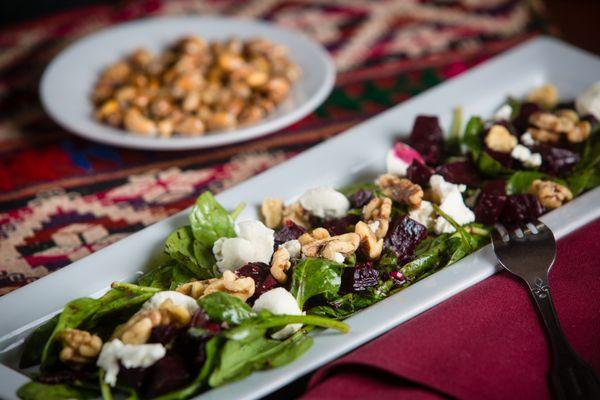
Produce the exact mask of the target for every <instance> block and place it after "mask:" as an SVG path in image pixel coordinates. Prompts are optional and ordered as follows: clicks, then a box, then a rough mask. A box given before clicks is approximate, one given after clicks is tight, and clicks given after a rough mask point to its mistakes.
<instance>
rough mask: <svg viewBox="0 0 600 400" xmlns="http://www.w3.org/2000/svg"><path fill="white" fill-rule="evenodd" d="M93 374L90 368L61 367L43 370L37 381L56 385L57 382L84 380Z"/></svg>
mask: <svg viewBox="0 0 600 400" xmlns="http://www.w3.org/2000/svg"><path fill="white" fill-rule="evenodd" d="M93 376H94V371H93V370H91V369H89V370H88V369H83V370H74V369H71V368H69V369H61V370H59V371H50V372H44V373H43V374H42V375H40V376H39V378H38V381H40V382H41V383H47V384H49V385H56V384H59V383H71V382H74V381H84V380H87V379H90V378H92V377H93Z"/></svg>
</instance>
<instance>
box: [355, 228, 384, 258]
mask: <svg viewBox="0 0 600 400" xmlns="http://www.w3.org/2000/svg"><path fill="white" fill-rule="evenodd" d="M354 231H355V232H356V234H358V236H360V248H361V250H362V252H363V254H364V255H365V256H366V257H367V258H368V259H370V260H376V259H377V258H379V256H381V252H382V251H383V238H381V239H377V237H376V236H375V233H374V232H373V231H372V230H371V228H370V227H369V225H367V224H365V223H364V222H363V221H359V222H358V223H357V224H356V226H355V227H354Z"/></svg>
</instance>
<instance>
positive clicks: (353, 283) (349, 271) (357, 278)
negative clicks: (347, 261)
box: [340, 266, 379, 293]
mask: <svg viewBox="0 0 600 400" xmlns="http://www.w3.org/2000/svg"><path fill="white" fill-rule="evenodd" d="M378 280H379V271H378V270H376V269H373V268H371V267H364V266H363V267H362V268H361V267H360V266H357V267H346V268H344V269H343V270H342V283H341V285H340V293H355V292H362V291H364V290H367V289H368V288H370V287H373V286H377V282H378Z"/></svg>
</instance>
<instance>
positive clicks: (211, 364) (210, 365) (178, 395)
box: [155, 336, 223, 400]
mask: <svg viewBox="0 0 600 400" xmlns="http://www.w3.org/2000/svg"><path fill="white" fill-rule="evenodd" d="M222 345H223V339H222V338H221V337H218V336H215V337H213V338H211V339H210V340H209V341H208V342H206V344H205V347H204V354H205V355H206V356H205V357H206V358H205V360H204V364H203V365H202V368H201V369H200V372H199V373H198V376H197V377H196V379H194V380H193V381H192V382H191V383H189V384H188V385H187V386H185V387H183V388H181V389H178V390H176V391H174V392H170V393H167V394H165V395H163V396H160V397H157V398H156V399H155V400H183V399H189V398H190V397H192V396H193V395H195V394H197V393H198V392H200V390H201V389H202V388H203V387H205V386H206V385H207V383H208V377H209V376H210V374H211V373H212V372H213V370H214V369H215V366H216V364H217V362H218V361H219V352H220V350H221V347H222Z"/></svg>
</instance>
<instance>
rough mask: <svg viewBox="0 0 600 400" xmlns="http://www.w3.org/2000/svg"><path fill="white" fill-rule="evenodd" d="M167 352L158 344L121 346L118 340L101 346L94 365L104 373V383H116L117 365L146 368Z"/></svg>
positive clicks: (121, 343)
mask: <svg viewBox="0 0 600 400" xmlns="http://www.w3.org/2000/svg"><path fill="white" fill-rule="evenodd" d="M166 353H167V350H166V349H165V347H164V346H163V345H162V344H160V343H152V344H123V342H121V341H120V340H119V339H115V340H111V341H110V342H108V343H105V344H104V346H102V351H101V352H100V355H99V356H98V361H97V362H96V365H97V366H98V367H100V368H102V369H103V370H104V371H105V375H104V382H106V383H108V384H109V385H110V386H115V384H116V383H117V375H118V374H119V363H120V364H122V365H123V366H124V367H125V368H140V367H141V368H147V367H149V366H151V365H153V364H154V363H155V362H157V361H158V360H160V359H161V358H163V357H164V356H165V354H166Z"/></svg>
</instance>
